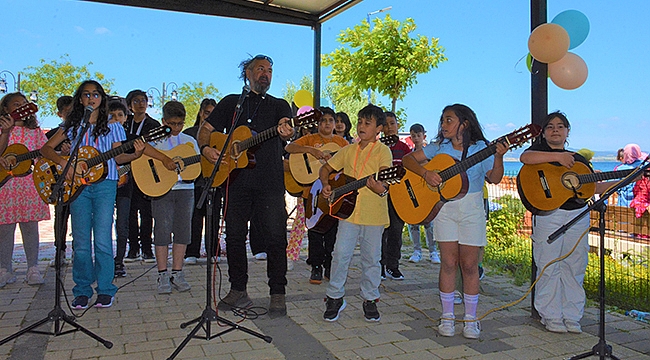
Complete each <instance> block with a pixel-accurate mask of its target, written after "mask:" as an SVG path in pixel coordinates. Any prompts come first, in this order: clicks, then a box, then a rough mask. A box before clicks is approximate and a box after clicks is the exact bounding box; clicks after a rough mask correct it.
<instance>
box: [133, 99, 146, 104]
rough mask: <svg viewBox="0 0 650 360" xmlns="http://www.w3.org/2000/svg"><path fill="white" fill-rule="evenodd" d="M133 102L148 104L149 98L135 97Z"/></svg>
mask: <svg viewBox="0 0 650 360" xmlns="http://www.w3.org/2000/svg"><path fill="white" fill-rule="evenodd" d="M132 103H134V104H146V103H147V99H134V100H133V101H132Z"/></svg>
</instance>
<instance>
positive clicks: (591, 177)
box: [578, 169, 636, 184]
mask: <svg viewBox="0 0 650 360" xmlns="http://www.w3.org/2000/svg"><path fill="white" fill-rule="evenodd" d="M634 170H636V169H629V170H619V171H605V172H595V173H591V174H583V175H578V181H579V182H580V183H581V184H587V183H594V182H598V181H604V180H612V179H619V178H623V177H626V176H628V175H630V174H631V173H632V172H633V171H634Z"/></svg>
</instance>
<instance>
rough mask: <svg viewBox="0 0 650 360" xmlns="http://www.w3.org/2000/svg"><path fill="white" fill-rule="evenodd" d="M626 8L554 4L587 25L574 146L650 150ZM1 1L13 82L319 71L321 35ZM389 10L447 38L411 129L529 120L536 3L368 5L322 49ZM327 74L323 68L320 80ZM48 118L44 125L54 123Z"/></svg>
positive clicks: (208, 78) (410, 99)
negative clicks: (244, 69) (461, 115)
mask: <svg viewBox="0 0 650 360" xmlns="http://www.w3.org/2000/svg"><path fill="white" fill-rule="evenodd" d="M619 4H621V3H615V2H606V1H591V0H575V1H574V0H549V1H548V19H549V21H550V20H551V19H553V17H554V16H555V15H557V14H558V13H560V12H562V11H564V10H568V9H575V10H579V11H581V12H582V13H584V14H585V15H586V16H587V17H588V18H589V21H590V25H591V30H590V33H589V36H588V37H587V39H586V40H585V42H584V43H583V44H582V45H580V46H578V47H577V48H575V49H573V50H571V51H572V52H575V53H576V54H578V55H579V56H580V57H582V58H583V59H584V60H585V62H586V63H587V66H588V68H589V77H588V79H587V81H586V82H585V84H584V85H583V86H582V87H580V88H578V89H576V90H572V91H567V90H562V89H559V88H558V87H556V86H555V85H554V84H553V83H552V82H550V80H549V111H552V110H557V109H559V110H562V111H564V112H565V113H566V114H567V116H568V117H569V120H570V121H571V123H572V127H573V130H572V131H571V134H570V137H569V141H570V144H569V146H570V147H572V148H581V147H587V148H591V149H593V150H600V151H605V150H610V151H615V150H616V149H618V148H620V147H623V146H624V145H625V144H627V143H638V144H639V145H641V147H642V149H643V150H644V151H648V150H650V131H649V129H650V82H649V80H650V78H649V77H650V76H649V72H648V71H647V65H646V61H645V60H646V59H647V56H646V55H647V54H648V49H650V37H649V36H648V34H650V22H648V21H647V18H644V17H647V16H648V15H649V14H650V2H648V1H645V0H628V1H625V2H623V3H622V4H624V5H619ZM0 5H1V8H2V9H3V10H2V13H3V22H2V23H3V25H2V26H3V29H2V32H1V33H0V45H1V47H2V49H3V50H4V51H3V52H2V54H0V70H9V71H12V72H13V73H14V74H15V73H16V72H17V71H19V70H23V69H24V68H25V67H27V66H30V65H38V63H39V59H46V60H52V59H59V58H60V56H61V55H63V54H69V56H70V59H71V61H72V63H73V64H75V65H83V64H86V63H88V62H90V61H92V62H93V65H92V66H91V70H92V71H100V72H102V73H103V74H105V75H106V76H107V77H108V78H113V79H114V80H115V84H114V86H113V89H114V90H115V91H117V92H118V93H119V94H120V95H122V96H124V95H125V94H126V93H127V92H128V91H129V90H131V89H134V88H141V89H148V88H149V87H151V86H155V87H157V88H159V89H160V88H161V85H162V83H163V82H166V83H169V82H176V83H177V84H179V85H180V84H182V83H184V82H197V81H203V82H204V83H209V82H212V83H214V84H215V85H216V86H217V87H218V89H219V90H220V92H221V93H222V94H228V93H233V92H237V93H238V92H240V91H241V86H242V83H241V81H240V80H239V79H238V77H237V75H238V69H237V65H238V64H239V62H240V61H241V60H242V59H243V58H245V57H246V56H247V54H249V53H250V54H257V53H264V54H267V55H269V56H271V57H272V58H273V59H274V61H275V65H274V79H273V84H272V86H271V90H270V93H272V94H274V95H277V96H280V95H281V93H282V89H283V87H284V86H285V84H286V82H287V81H288V80H290V81H293V82H294V83H298V82H299V80H300V78H301V77H302V76H303V75H306V74H311V72H312V61H313V32H312V30H311V29H310V28H307V27H300V26H293V25H282V24H272V23H264V22H254V21H248V20H237V19H229V18H220V17H212V16H201V15H191V14H184V13H174V12H166V11H157V10H149V9H138V8H131V7H125V6H115V5H105V4H97V3H91V2H83V1H70V0H68V1H62V0H47V1H46V0H0ZM387 6H392V9H391V10H390V11H389V13H390V14H391V17H393V18H395V19H399V20H404V19H405V18H407V17H411V18H413V19H414V20H415V23H416V24H417V26H418V28H417V30H416V31H415V32H416V33H417V34H422V35H426V36H429V37H437V38H439V39H440V45H442V46H443V47H444V48H445V55H446V56H447V58H448V59H449V60H448V61H447V62H445V63H442V64H441V65H440V67H439V68H438V69H434V70H432V71H431V72H430V73H428V74H425V75H420V76H419V77H418V84H416V85H415V86H414V87H413V88H412V89H411V90H410V91H409V93H408V95H407V96H406V99H405V100H404V101H402V102H398V107H404V108H405V109H406V110H407V113H408V123H407V125H411V124H412V123H415V122H419V123H422V124H424V125H425V127H426V128H427V129H429V130H430V134H431V136H433V134H435V129H436V128H437V120H438V118H439V116H440V111H441V110H442V108H443V107H444V106H446V105H448V104H452V103H456V102H460V103H465V104H467V105H469V106H470V107H471V108H473V109H474V111H475V112H476V113H477V115H478V117H479V121H480V122H481V123H482V124H483V126H484V129H485V131H486V135H487V137H488V138H490V139H492V138H496V137H498V136H500V135H503V134H506V133H508V132H510V131H512V130H513V129H514V128H516V127H519V126H522V125H525V124H527V123H529V122H530V75H529V73H528V71H527V69H526V66H525V62H524V61H521V62H520V63H519V64H518V63H517V62H518V61H519V59H520V58H521V57H523V56H525V55H526V54H527V52H528V49H527V40H528V36H529V34H530V19H529V16H530V15H529V14H530V9H529V1H523V0H520V1H511V0H508V1H505V0H494V1H479V0H459V1H430V0H408V1H405V0H400V1H397V0H392V1H391V0H365V1H363V2H361V3H360V4H358V5H356V6H354V7H353V8H351V9H350V10H348V11H347V12H345V13H343V14H341V15H339V16H337V17H335V18H333V19H332V20H329V21H327V22H326V23H325V24H324V25H323V29H322V30H323V31H322V33H323V44H322V52H323V53H327V52H330V51H332V50H333V49H335V48H336V47H337V46H339V44H338V43H337V42H336V37H337V36H338V34H339V33H340V32H341V30H343V29H345V28H347V27H352V26H354V25H355V24H357V23H359V22H360V21H362V20H363V19H365V18H366V14H367V13H369V12H372V11H374V10H378V9H382V8H385V7H387ZM377 16H382V17H383V16H384V14H379V15H377ZM327 73H328V70H327V69H323V82H324V81H326V77H327ZM10 85H11V81H10ZM73 91H74V89H70V92H73ZM383 102H384V103H388V101H387V100H384V101H383ZM192 116H193V115H192ZM42 120H43V122H44V126H45V127H50V126H53V125H55V124H56V119H42Z"/></svg>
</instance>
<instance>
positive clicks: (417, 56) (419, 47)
mask: <svg viewBox="0 0 650 360" xmlns="http://www.w3.org/2000/svg"><path fill="white" fill-rule="evenodd" d="M373 21H374V26H373V28H372V30H371V29H370V24H369V23H368V22H367V21H365V20H364V21H362V22H361V24H360V25H356V26H355V27H354V28H353V29H350V28H348V29H346V30H344V31H342V32H341V34H340V35H339V37H338V39H337V40H338V42H339V43H341V44H342V45H344V46H343V47H339V48H338V49H336V50H334V51H333V52H331V53H329V54H324V55H323V66H331V67H332V69H331V71H330V75H329V79H330V82H333V83H335V84H338V86H339V88H338V89H337V91H336V96H337V100H339V99H342V98H354V99H360V98H362V97H363V94H364V93H365V92H366V91H367V89H372V90H374V91H377V92H378V93H379V94H380V95H382V96H387V97H388V98H390V100H391V107H390V110H391V111H393V112H395V108H396V103H397V100H403V99H404V97H405V96H406V92H407V90H408V89H410V88H411V87H413V85H415V84H416V83H417V79H416V78H417V75H418V74H424V73H427V72H429V71H430V70H432V69H434V68H437V67H438V64H439V63H441V62H444V61H447V58H446V57H445V55H444V54H443V52H444V48H443V47H441V46H439V45H438V39H437V38H431V39H429V38H428V37H426V36H423V35H418V36H416V37H411V36H410V33H412V32H413V31H414V30H415V28H416V25H415V22H414V21H413V19H411V18H407V19H406V20H404V22H400V21H399V20H393V19H391V17H390V15H386V18H385V19H383V20H382V19H380V18H376V19H374V20H373Z"/></svg>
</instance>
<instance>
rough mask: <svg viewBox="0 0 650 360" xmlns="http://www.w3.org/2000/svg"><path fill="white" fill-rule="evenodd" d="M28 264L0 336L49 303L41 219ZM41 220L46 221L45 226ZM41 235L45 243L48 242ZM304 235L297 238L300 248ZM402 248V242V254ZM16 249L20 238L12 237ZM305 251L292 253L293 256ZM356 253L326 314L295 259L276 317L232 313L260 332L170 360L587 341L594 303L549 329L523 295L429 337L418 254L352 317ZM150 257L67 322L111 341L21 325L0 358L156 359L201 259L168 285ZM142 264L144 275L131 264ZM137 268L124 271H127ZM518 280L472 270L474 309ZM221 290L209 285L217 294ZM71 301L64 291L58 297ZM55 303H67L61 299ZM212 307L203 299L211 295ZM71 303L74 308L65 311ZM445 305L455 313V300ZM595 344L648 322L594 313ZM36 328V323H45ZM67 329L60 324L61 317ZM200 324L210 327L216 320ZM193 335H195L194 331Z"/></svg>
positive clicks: (458, 353) (520, 350)
mask: <svg viewBox="0 0 650 360" xmlns="http://www.w3.org/2000/svg"><path fill="white" fill-rule="evenodd" d="M42 225H43V228H44V229H43V230H44V231H43V232H42V233H41V234H42V235H41V236H42V243H43V246H42V248H41V250H42V251H41V258H42V259H43V260H42V261H41V262H40V263H39V266H40V267H41V269H42V270H43V271H45V272H46V273H45V275H46V276H45V279H46V283H45V284H43V285H41V286H40V287H31V286H29V285H26V284H25V283H23V282H22V280H23V278H24V275H25V272H26V268H25V265H24V262H22V263H21V264H18V265H17V266H16V269H17V276H18V281H17V282H16V283H15V284H9V285H7V286H5V287H4V288H3V289H0V338H5V337H7V336H9V335H11V334H13V333H15V332H16V331H18V330H20V329H21V328H23V327H25V326H27V325H29V324H32V323H34V322H35V321H36V320H39V319H41V318H43V317H45V316H46V315H47V313H48V312H49V311H50V310H51V309H52V306H53V302H54V299H53V298H54V271H53V269H52V268H49V267H47V262H48V261H47V260H49V259H50V258H51V257H52V255H53V249H52V245H51V240H50V241H49V242H48V239H51V230H48V229H47V228H46V227H47V225H48V222H44V223H43V224H42ZM50 226H51V225H50ZM48 244H49V245H48ZM304 245H305V244H303V247H304ZM409 250H410V249H404V254H406V253H407V252H408V251H409ZM16 251H17V255H18V256H17V259H20V256H21V255H20V244H19V243H18V244H17V246H16ZM305 257H306V254H305V253H304V252H303V254H301V260H304V259H305ZM249 265H250V267H249V274H250V279H249V294H250V296H251V297H252V298H253V301H254V303H255V306H258V307H259V308H257V310H258V311H263V310H264V309H263V307H266V306H268V287H267V285H266V272H265V266H266V262H264V261H257V260H254V259H252V258H251V259H249ZM358 266H359V256H358V254H357V255H356V256H355V257H354V259H353V262H352V266H351V269H350V278H349V281H348V283H347V294H348V295H347V296H346V299H347V301H348V303H349V305H348V307H347V308H346V309H345V310H344V311H343V312H342V314H341V317H340V319H339V320H338V321H337V322H334V323H328V322H325V321H323V320H322V313H323V310H324V305H323V297H324V292H325V286H326V282H324V283H323V284H321V285H311V284H309V281H308V279H309V267H308V266H307V265H306V264H305V263H304V261H301V262H299V263H296V265H295V269H294V270H292V271H289V272H288V276H287V277H288V281H289V284H288V286H287V308H288V316H287V318H284V319H276V320H271V319H269V318H268V317H267V316H266V315H261V316H259V317H258V318H256V319H246V320H243V321H241V323H240V326H244V327H246V328H249V329H250V330H253V331H256V332H259V333H261V334H263V335H266V336H271V337H272V338H273V341H272V342H271V343H266V342H265V341H263V340H261V339H259V338H257V337H255V336H253V335H250V334H248V333H245V332H243V331H239V330H234V331H230V332H228V333H226V334H224V335H222V336H219V337H216V338H213V339H211V340H209V341H206V340H205V339H192V340H191V341H190V342H189V343H188V345H187V346H186V347H185V348H184V349H183V351H181V352H180V354H179V355H178V357H177V358H178V359H206V358H209V359H230V360H233V359H307V358H309V359H376V358H382V359H395V360H398V359H399V360H403V359H418V360H421V359H423V358H426V359H499V360H505V359H564V358H568V357H571V356H573V355H577V354H581V353H583V352H587V351H590V350H591V348H592V346H594V345H595V344H597V343H598V337H597V335H596V334H597V331H598V323H597V319H598V309H596V308H588V309H587V310H586V313H585V317H584V319H583V321H582V324H583V329H584V330H585V332H584V333H583V334H580V335H575V334H553V333H549V332H547V331H545V330H544V329H543V327H542V326H541V325H540V324H539V322H538V321H536V320H533V319H531V318H530V307H529V305H530V299H526V300H524V301H523V302H522V303H521V304H519V305H517V306H515V307H512V308H509V309H507V310H502V311H499V312H496V313H493V314H490V315H489V316H488V317H487V318H486V319H484V320H483V321H482V327H483V332H482V333H481V338H480V339H479V340H467V339H465V338H463V337H462V335H461V334H460V332H461V326H460V325H459V326H457V335H456V336H455V337H453V338H446V337H441V336H438V334H437V331H436V325H437V324H436V322H435V321H433V320H432V319H435V318H436V317H438V316H439V315H440V303H439V300H438V298H437V295H436V294H437V292H436V290H435V288H436V287H437V272H438V266H439V265H433V264H431V263H430V262H429V261H422V262H421V263H419V264H410V263H407V262H406V260H403V261H402V271H403V272H404V274H405V276H406V279H405V280H403V281H391V280H388V281H384V282H383V283H382V285H383V286H382V289H381V292H382V297H381V302H380V303H379V311H380V312H381V316H382V318H381V321H380V322H379V323H368V322H366V321H364V320H363V312H362V310H361V302H362V300H361V298H360V297H359V296H358V293H359V290H358V288H359V279H360V276H361V273H360V269H359V267H358ZM219 267H220V269H221V274H222V276H221V277H220V276H219V272H218V273H217V278H216V282H215V287H216V288H217V289H218V284H220V283H223V284H224V287H225V288H226V289H228V288H229V285H228V284H227V281H226V280H225V274H226V273H227V265H226V264H225V263H221V264H219ZM151 268H152V267H151V266H150V264H144V263H134V264H127V271H128V275H127V277H126V278H124V279H118V280H116V284H117V285H118V286H122V285H124V284H126V283H127V282H129V281H133V280H135V281H134V282H133V283H132V284H129V285H126V286H124V287H123V288H121V289H120V291H119V292H118V294H117V296H116V300H115V304H114V306H113V307H112V308H109V309H90V310H89V311H88V312H87V313H86V314H85V315H84V316H83V317H81V318H79V319H78V320H77V322H78V323H79V324H81V325H82V326H84V327H86V328H88V329H89V330H90V331H93V332H95V333H97V334H98V335H99V336H101V337H104V338H105V339H106V340H109V341H111V342H113V344H114V346H113V347H112V348H111V349H106V348H104V347H103V346H102V345H101V344H99V343H98V342H97V341H95V340H93V339H91V338H90V337H88V336H86V335H85V334H83V333H80V332H75V333H71V334H65V335H61V336H58V337H53V336H47V335H41V334H26V335H23V336H21V337H19V338H18V339H16V340H13V341H11V342H9V343H7V344H4V345H2V346H0V358H7V359H12V360H15V359H101V360H109V359H110V360H117V359H166V358H168V357H169V356H170V355H171V354H172V352H173V351H174V350H175V349H176V347H178V345H179V344H180V342H181V341H182V340H183V339H184V338H185V336H186V335H187V334H188V332H189V331H190V330H191V329H192V328H193V327H194V325H190V326H188V327H187V328H185V329H181V328H180V327H179V325H180V324H181V323H183V322H186V321H189V320H191V319H194V318H196V317H198V316H200V315H201V313H202V311H203V309H204V308H205V305H206V304H205V298H206V296H205V274H206V268H205V265H195V266H188V267H186V270H187V272H188V276H187V278H188V281H189V282H190V284H191V285H192V290H191V291H189V292H187V293H177V292H174V293H172V294H171V295H158V294H157V293H156V286H155V281H156V274H155V271H150V272H146V271H147V270H149V269H151ZM143 274H144V275H143ZM140 275H142V277H140V278H138V279H137V280H136V277H137V276H140ZM64 276H65V278H64V280H63V281H64V286H65V289H66V292H67V293H68V296H70V293H71V289H72V286H73V282H72V276H71V267H67V268H65V274H64ZM525 290H526V289H525V288H524V287H517V286H514V285H513V284H512V283H511V282H510V280H509V279H508V278H507V277H503V276H498V275H494V274H490V273H489V272H488V276H487V277H486V279H485V280H483V281H482V295H481V300H480V304H479V314H482V313H485V312H486V311H487V310H489V309H490V308H492V307H497V306H502V305H504V304H506V303H507V302H509V301H512V300H514V299H516V298H519V297H520V296H521V295H522V294H523V293H524V292H525ZM225 292H226V291H225V290H221V296H224V295H225ZM69 301H71V297H70V298H69ZM63 307H64V308H65V309H66V312H67V313H68V314H70V313H71V311H69V310H67V307H66V305H65V300H64V301H63ZM213 307H214V306H213ZM75 313H78V312H75ZM456 313H457V314H462V305H458V306H457V309H456ZM219 315H220V316H223V317H225V318H227V319H230V320H231V321H239V320H240V319H239V318H237V317H235V316H234V315H233V314H232V313H219ZM606 324H607V326H606V334H607V343H608V344H609V345H611V346H612V347H613V353H614V355H616V356H617V357H619V358H621V359H633V360H640V359H650V342H649V341H648V340H647V339H648V338H650V326H648V325H647V324H644V323H640V322H637V321H634V320H632V319H630V318H627V317H625V316H622V315H619V314H607V316H606ZM40 329H42V330H48V329H49V328H48V326H43V327H41V328H40ZM66 329H67V327H66ZM225 329H226V328H224V327H221V326H219V324H217V323H216V322H212V323H211V335H215V334H217V333H218V332H220V331H222V330H225ZM197 335H203V336H205V331H204V330H199V332H198V334H197Z"/></svg>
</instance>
